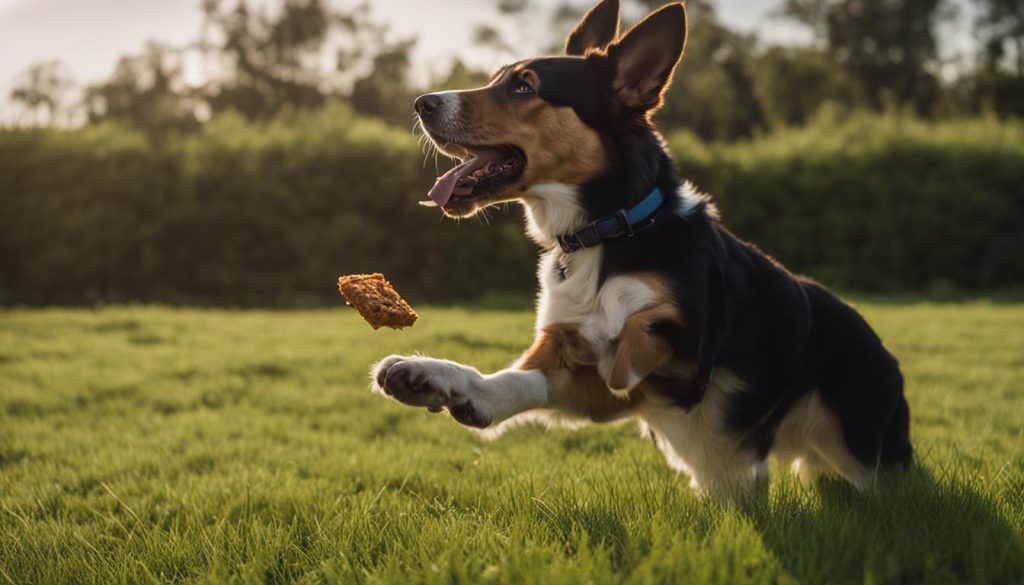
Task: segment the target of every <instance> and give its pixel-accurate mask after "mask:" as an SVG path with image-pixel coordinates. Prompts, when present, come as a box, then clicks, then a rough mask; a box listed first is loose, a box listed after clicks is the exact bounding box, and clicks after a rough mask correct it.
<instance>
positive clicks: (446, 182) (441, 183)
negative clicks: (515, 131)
mask: <svg viewBox="0 0 1024 585" xmlns="http://www.w3.org/2000/svg"><path fill="white" fill-rule="evenodd" d="M473 154H474V155H475V156H474V157H473V158H471V159H469V160H467V161H466V162H463V163H460V164H458V165H456V166H455V167H453V168H452V169H451V170H450V171H448V172H447V173H445V174H443V175H441V176H440V177H438V178H437V182H436V183H434V186H433V187H431V188H430V193H428V194H427V196H428V197H430V199H431V200H432V201H433V202H434V203H435V204H436V205H438V206H440V207H444V206H445V205H447V204H448V201H449V200H450V199H451V198H452V195H469V194H470V193H472V192H473V185H474V184H476V179H477V177H474V176H473V174H474V173H477V171H481V170H486V169H487V167H488V165H490V164H492V163H495V162H498V161H500V160H502V159H503V158H504V157H505V156H507V153H506V152H505V151H503V150H501V149H499V148H488V149H480V150H477V151H475V152H474V153H473ZM460 180H463V181H462V183H463V184H459V182H460Z"/></svg>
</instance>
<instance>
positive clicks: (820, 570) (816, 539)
mask: <svg viewBox="0 0 1024 585" xmlns="http://www.w3.org/2000/svg"><path fill="white" fill-rule="evenodd" d="M798 492H800V490H799V488H798V487H796V486H792V487H790V488H788V489H783V491H782V493H779V494H777V496H778V497H777V498H773V500H775V501H774V502H772V503H763V505H757V506H753V507H751V508H749V509H748V510H747V511H746V512H745V515H747V516H748V517H749V518H750V520H751V521H752V522H753V524H754V525H755V527H756V529H757V530H758V532H759V533H760V534H761V537H762V540H763V542H764V544H765V546H766V547H768V548H769V549H770V550H771V551H773V553H774V554H775V555H776V556H777V558H778V559H779V560H780V561H781V562H782V563H783V565H784V566H785V567H786V568H787V570H788V571H789V572H790V573H791V574H793V575H794V576H795V577H797V579H798V580H799V581H801V582H804V583H815V582H821V583H852V582H857V583H1021V582H1024V543H1022V541H1021V536H1020V534H1018V532H1017V531H1016V530H1015V529H1014V527H1013V526H1012V525H1011V524H1010V523H1009V522H1008V521H1007V519H1006V518H1005V517H1004V516H1003V515H1001V514H1000V511H999V503H998V502H996V501H994V500H993V498H992V497H991V496H989V495H986V494H985V493H983V492H981V491H979V490H978V489H976V488H975V487H974V486H973V485H971V480H969V479H965V478H964V477H963V476H961V475H960V474H955V473H954V474H951V475H947V476H946V477H944V478H942V479H936V478H935V477H933V475H932V474H931V473H930V472H929V471H928V470H927V469H925V468H922V467H921V466H917V467H916V468H915V469H913V470H912V471H910V472H909V473H907V474H906V475H904V476H902V477H899V478H888V479H886V480H884V481H883V482H882V484H881V485H880V486H879V489H878V492H877V493H875V494H862V493H859V492H857V491H855V490H854V489H853V488H852V487H850V486H849V485H847V484H845V483H841V482H834V481H824V482H821V483H819V485H818V486H816V488H815V489H814V490H811V491H810V492H809V493H808V492H802V493H798ZM798 500H805V501H803V502H800V501H798ZM808 500H809V501H808ZM823 559H826V562H824V563H823V562H822V560H823Z"/></svg>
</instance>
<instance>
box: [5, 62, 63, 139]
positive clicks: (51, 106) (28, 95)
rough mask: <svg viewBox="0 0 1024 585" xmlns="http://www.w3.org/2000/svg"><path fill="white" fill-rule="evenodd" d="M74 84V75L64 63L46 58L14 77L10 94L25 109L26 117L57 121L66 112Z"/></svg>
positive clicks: (36, 122) (27, 120) (42, 120)
mask: <svg viewBox="0 0 1024 585" xmlns="http://www.w3.org/2000/svg"><path fill="white" fill-rule="evenodd" d="M74 85H75V82H74V79H73V78H72V76H71V73H70V72H69V71H68V68H67V66H65V65H64V63H62V62H61V61H56V60H55V61H45V62H42V63H37V64H35V65H33V66H31V67H30V68H29V69H28V70H27V71H25V72H24V73H23V74H22V75H21V76H20V77H19V78H18V79H17V80H15V82H14V87H13V88H12V89H11V93H10V94H9V96H8V97H9V98H10V100H11V102H12V103H14V104H16V105H18V106H20V107H21V108H22V109H23V110H24V114H25V116H26V119H25V120H23V121H25V122H28V123H32V124H56V123H57V122H58V120H59V118H60V117H61V116H62V115H63V114H66V113H67V112H65V108H66V107H67V106H68V103H67V102H68V93H69V92H70V90H71V89H72V88H74ZM67 117H70V116H67ZM29 118H30V119H29ZM66 121H70V120H66Z"/></svg>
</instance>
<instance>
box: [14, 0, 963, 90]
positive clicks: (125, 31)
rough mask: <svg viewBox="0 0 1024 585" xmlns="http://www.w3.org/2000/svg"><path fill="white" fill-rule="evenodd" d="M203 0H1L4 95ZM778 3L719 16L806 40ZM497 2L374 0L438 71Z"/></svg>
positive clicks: (132, 43) (93, 77) (739, 5)
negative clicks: (33, 70)
mask: <svg viewBox="0 0 1024 585" xmlns="http://www.w3.org/2000/svg"><path fill="white" fill-rule="evenodd" d="M200 1H201V0H0V101H4V100H6V97H7V94H8V92H9V90H10V87H11V84H12V82H13V80H14V79H15V78H16V77H17V75H18V74H20V73H21V72H23V71H24V70H25V69H27V68H28V67H29V66H30V65H32V64H33V63H36V62H39V61H43V60H50V59H60V60H61V61H63V62H64V63H65V64H67V65H68V67H69V68H70V70H71V71H72V72H73V74H74V75H75V78H76V80H77V81H79V82H81V83H88V82H93V81H97V80H99V79H102V78H104V77H105V76H107V75H109V74H110V73H111V72H112V71H113V68H114V65H115V63H116V61H117V58H118V57H119V56H121V55H124V54H126V53H132V52H138V51H139V50H140V49H141V48H142V46H143V44H144V43H145V42H146V41H147V40H151V39H155V40H159V41H162V42H166V43H168V44H171V45H179V44H183V43H185V42H186V41H189V40H192V39H194V38H195V37H196V35H197V32H198V30H199V28H200V24H201V14H200V8H199V7H200ZM263 1H269V0H263ZM331 1H332V2H334V3H336V4H339V5H341V6H351V5H353V4H354V3H355V0H331ZM538 1H539V2H546V1H550V2H551V3H552V4H554V3H555V2H556V0H538ZM780 3H781V0H716V5H717V8H718V12H719V15H720V17H721V18H722V19H723V20H724V21H725V22H726V23H727V24H729V25H730V26H733V27H736V28H739V29H743V30H756V31H757V32H758V33H759V34H760V35H761V36H762V38H765V39H766V40H769V41H772V42H786V41H789V42H793V41H802V40H804V39H806V33H805V32H804V31H803V30H801V29H800V28H799V27H797V26H794V25H792V24H789V23H788V22H785V21H782V20H780V19H778V18H774V17H772V14H773V13H774V12H775V11H776V10H777V7H778V5H779V4H780ZM493 5H494V2H493V1H491V0H434V1H427V0H373V1H372V6H373V17H374V19H375V20H378V21H384V22H387V23H388V24H389V25H390V26H391V28H392V30H393V32H394V34H395V35H396V36H403V37H404V36H408V35H415V36H417V37H418V38H419V43H418V45H417V48H416V58H417V60H418V61H419V63H420V64H421V65H423V66H427V67H431V66H434V68H435V69H436V70H441V69H443V68H444V66H442V65H441V63H446V62H447V59H448V58H450V57H451V56H452V55H453V54H459V55H460V56H462V57H463V58H464V59H466V60H468V61H470V62H472V54H471V53H469V52H468V50H469V48H470V37H471V34H472V29H473V25H474V24H476V23H479V22H486V21H488V20H489V19H492V18H493V15H494V9H493V8H492V7H493ZM961 40H963V39H961ZM484 65H490V63H484Z"/></svg>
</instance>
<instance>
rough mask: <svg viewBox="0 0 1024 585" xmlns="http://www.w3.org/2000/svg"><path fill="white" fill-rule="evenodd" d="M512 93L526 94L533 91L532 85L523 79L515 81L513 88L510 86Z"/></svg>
mask: <svg viewBox="0 0 1024 585" xmlns="http://www.w3.org/2000/svg"><path fill="white" fill-rule="evenodd" d="M512 93H515V94H519V95H528V94H531V93H533V86H532V85H530V84H529V83H527V82H525V81H520V82H519V83H516V86H515V87H514V88H512Z"/></svg>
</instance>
